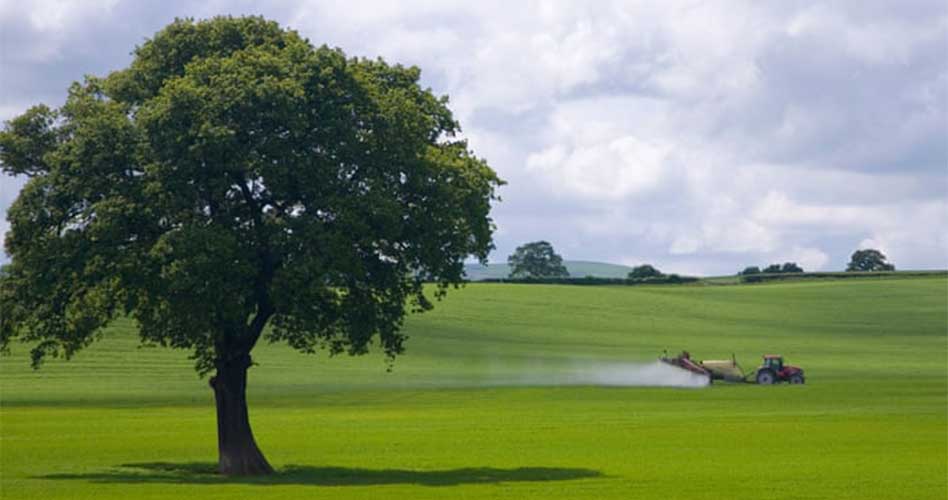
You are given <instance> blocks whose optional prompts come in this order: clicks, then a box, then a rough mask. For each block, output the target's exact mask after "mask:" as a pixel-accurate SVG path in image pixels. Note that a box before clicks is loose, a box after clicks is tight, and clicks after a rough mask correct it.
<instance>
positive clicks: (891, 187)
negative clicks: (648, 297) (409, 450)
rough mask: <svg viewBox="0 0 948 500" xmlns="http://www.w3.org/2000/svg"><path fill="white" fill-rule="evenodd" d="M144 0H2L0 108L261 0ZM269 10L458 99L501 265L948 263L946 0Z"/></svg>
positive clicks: (357, 3) (499, 3)
mask: <svg viewBox="0 0 948 500" xmlns="http://www.w3.org/2000/svg"><path fill="white" fill-rule="evenodd" d="M141 5H142V4H140V3H134V2H131V1H130V0H121V1H119V0H91V1H90V2H81V3H80V2H58V1H53V0H42V1H39V2H18V3H17V2H6V1H2V0H0V23H2V26H0V27H2V28H5V29H4V32H5V35H4V36H5V39H4V43H5V55H4V57H5V58H9V57H13V58H15V59H16V62H17V64H18V66H17V67H16V68H15V70H16V71H14V72H7V73H8V75H4V76H0V80H2V82H3V83H4V92H3V93H2V94H0V116H3V117H9V116H10V115H12V114H13V113H15V112H19V111H22V109H24V108H25V105H26V104H25V103H32V102H36V101H37V100H40V99H41V100H44V101H46V100H49V99H51V98H50V97H49V96H50V94H49V92H50V91H47V90H42V91H41V90H37V89H35V88H34V87H36V86H38V85H40V84H43V85H45V86H46V87H47V88H52V87H53V86H54V88H55V89H56V91H57V92H60V94H56V95H58V96H61V95H63V94H64V93H65V89H66V87H67V85H68V83H69V81H71V80H72V79H76V78H79V77H81V75H82V73H86V72H90V71H93V70H95V71H99V69H96V68H112V67H119V66H121V65H123V64H124V63H125V62H126V60H120V59H119V58H117V56H116V55H115V54H116V53H118V52H115V51H111V52H109V51H101V50H92V49H91V48H97V47H105V48H110V47H114V46H121V47H122V49H121V51H120V52H121V53H122V54H127V52H128V51H129V50H131V48H132V46H133V45H134V44H135V43H139V42H140V41H141V39H142V37H145V36H150V35H151V33H152V32H153V30H154V29H157V28H158V27H160V26H161V25H162V24H164V23H167V22H169V21H170V20H171V19H172V18H173V17H175V16H189V15H195V16H202V15H209V14H216V13H233V14H240V13H243V10H245V9H246V8H247V7H246V6H245V4H244V3H239V2H238V3H232V2H227V1H224V0H220V1H215V2H211V3H209V4H206V5H202V6H201V7H200V9H199V11H195V10H194V9H195V7H194V6H193V5H192V4H186V3H183V2H182V3H177V2H175V1H173V0H172V1H169V2H167V3H163V4H162V8H161V9H157V8H155V7H151V8H149V10H145V8H144V7H141ZM254 7H255V9H257V12H256V13H260V14H263V15H265V16H268V17H272V18H275V19H277V20H278V21H280V22H282V23H284V24H285V25H287V26H290V27H292V28H294V29H297V30H298V31H300V32H301V34H303V35H304V36H307V37H309V38H310V39H311V40H312V41H313V42H314V43H316V44H322V43H327V44H329V45H334V46H340V47H343V48H344V49H345V50H346V51H347V53H349V54H350V55H359V56H368V57H375V56H383V57H385V58H386V59H387V60H389V61H391V62H400V63H404V64H415V65H418V66H420V67H421V68H422V70H423V78H424V81H425V84H426V85H430V86H431V87H432V88H433V89H434V91H435V92H437V93H447V94H449V95H450V96H451V106H452V109H454V110H455V112H456V115H457V117H458V118H459V120H460V121H461V124H462V126H463V127H464V129H465V136H466V137H467V138H468V139H469V140H470V144H471V146H472V148H473V149H474V150H475V151H476V152H477V154H478V155H480V156H483V157H486V158H487V160H488V161H489V162H490V163H491V165H492V166H494V167H495V169H496V170H497V171H498V172H499V173H500V174H501V176H502V177H504V178H505V179H506V180H508V181H509V183H510V184H509V185H508V186H505V187H504V188H503V189H502V190H501V194H502V196H503V198H504V202H503V203H502V204H500V205H499V206H497V207H496V209H495V211H494V217H495V219H496V221H497V223H498V225H499V227H500V231H498V233H497V243H498V251H497V252H496V254H495V256H494V260H503V259H504V258H505V257H506V254H507V253H509V252H510V251H512V250H513V248H514V247H516V246H517V245H519V244H521V243H523V242H524V241H527V240H530V239H539V238H543V239H548V240H552V241H556V242H557V245H558V246H561V247H562V248H563V249H564V251H563V252H562V253H563V254H564V256H566V257H567V258H577V259H587V260H593V259H602V260H614V261H617V262H618V261H622V259H624V258H625V259H628V258H629V257H627V256H635V259H641V260H642V261H649V262H653V263H661V264H662V265H663V266H664V265H667V266H669V268H670V269H669V272H686V271H687V272H691V273H696V272H703V273H725V272H727V273H730V272H734V271H736V270H738V269H740V268H742V267H743V266H745V265H759V264H762V263H769V262H772V261H777V260H781V259H783V260H796V261H798V262H800V263H801V265H803V266H804V267H805V268H807V269H834V268H841V267H842V266H843V265H844V264H845V261H846V260H847V259H848V257H849V254H850V253H851V252H852V250H854V249H855V248H854V247H855V246H857V245H858V244H860V243H866V242H872V243H874V244H879V245H880V246H881V245H885V247H886V249H887V250H888V254H891V255H890V257H892V259H893V261H894V262H896V265H898V266H900V267H939V266H940V267H945V265H946V260H945V259H946V257H945V256H946V255H948V241H946V238H948V236H945V235H948V215H946V204H948V201H946V199H948V189H946V188H948V184H946V181H948V173H946V171H945V165H946V164H948V144H946V142H948V141H945V140H944V137H945V134H946V132H948V130H946V129H948V119H946V116H948V62H946V58H945V40H946V39H948V12H946V10H945V8H944V5H943V2H941V1H939V0H932V1H931V2H926V1H920V2H912V3H911V4H904V5H903V4H902V3H892V2H882V1H871V0H867V1H866V2H858V3H848V4H847V3H833V4H816V3H813V4H807V3H797V2H771V3H761V2H749V1H735V2H727V3H723V2H692V1H687V0H682V1H669V2H651V1H644V0H643V1H636V0H633V1H629V0H614V1H602V2H592V3H586V4H584V3H581V2H569V3H565V2H564V3H557V2H540V1H526V2H513V3H511V2H505V1H503V0H485V1H482V2H474V3H471V2H467V3H461V2H445V1H423V0H411V1H406V2H398V3H384V2H381V3H380V2H375V1H368V0H365V1H362V0H346V1H341V0H340V1H301V2H274V3H268V4H265V5H258V6H254ZM110 16H121V20H122V23H114V22H112V21H114V19H112V18H111V17H110ZM146 18H147V19H146ZM110 19H112V21H110ZM110 23H111V24H110ZM120 26H121V27H123V28H122V29H125V30H126V31H123V32H122V35H121V36H119V35H114V38H115V40H111V39H109V37H108V35H109V34H110V33H113V32H114V33H118V31H119V27H120ZM129 26H131V28H128V27H129ZM90 33H95V34H96V35H95V36H97V37H98V38H94V40H95V43H89V42H88V40H93V38H92V36H93V35H92V34H90ZM17 37H20V38H17ZM24 37H25V38H24ZM123 37H124V38H123ZM8 41H9V42H8ZM108 42H111V43H108ZM7 47H14V49H13V50H7ZM76 47H84V48H83V49H82V50H78V49H76ZM11 52H15V54H13V55H12V56H11V55H9V54H10V53H11ZM67 52H68V54H67ZM97 58H102V59H101V60H100V59H97ZM64 60H68V62H69V66H68V68H67V67H66V65H65V64H54V63H55V62H56V61H64ZM4 65H5V66H6V65H7V60H5V61H4ZM63 68H65V69H63ZM67 70H68V71H67ZM14 73H15V75H14V76H16V82H14V77H13V76H9V75H12V74H14ZM21 80H22V81H21ZM8 82H14V83H17V85H16V86H15V87H14V85H12V83H8ZM9 186H11V185H10V184H9V179H8V178H4V177H2V176H0V189H11V188H10V187H9ZM0 202H2V206H0V211H2V210H3V209H5V207H6V206H7V205H8V203H9V200H6V199H4V200H0ZM566 250H568V252H567V251H566ZM663 270H664V269H663Z"/></svg>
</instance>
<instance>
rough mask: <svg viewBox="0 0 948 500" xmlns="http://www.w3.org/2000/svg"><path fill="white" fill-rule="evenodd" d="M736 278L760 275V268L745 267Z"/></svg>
mask: <svg viewBox="0 0 948 500" xmlns="http://www.w3.org/2000/svg"><path fill="white" fill-rule="evenodd" d="M737 274H738V276H748V275H751V274H760V268H759V267H757V266H747V267H745V268H744V270H743V271H741V272H739V273H737Z"/></svg>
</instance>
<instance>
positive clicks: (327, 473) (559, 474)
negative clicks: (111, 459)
mask: <svg viewBox="0 0 948 500" xmlns="http://www.w3.org/2000/svg"><path fill="white" fill-rule="evenodd" d="M216 468H217V464H216V463H211V462H187V463H170V462H149V463H133V464H122V465H120V466H118V467H115V468H114V469H111V470H108V471H105V472H89V473H79V474H47V475H43V476H37V477H38V478H40V479H58V480H62V479H78V480H85V481H90V482H95V483H176V484H259V485H281V484H282V485H288V484H295V485H311V486H375V485H387V484H418V485H423V486H455V485H459V484H490V483H507V482H523V481H530V482H537V481H569V480H573V479H586V478H594V477H602V473H601V472H599V471H596V470H591V469H574V468H560V467H519V468H516V469H497V468H493V467H467V468H462V469H447V470H404V469H358V468H349V467H314V466H310V465H287V466H286V467H283V468H281V469H279V470H277V472H276V473H274V474H272V475H269V476H252V477H229V476H221V475H219V474H217V473H216V472H215V471H216Z"/></svg>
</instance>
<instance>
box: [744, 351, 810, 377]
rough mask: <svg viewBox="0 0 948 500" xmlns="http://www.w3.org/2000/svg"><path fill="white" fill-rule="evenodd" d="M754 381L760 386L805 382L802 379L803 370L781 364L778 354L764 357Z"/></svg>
mask: <svg viewBox="0 0 948 500" xmlns="http://www.w3.org/2000/svg"><path fill="white" fill-rule="evenodd" d="M754 380H755V381H757V383H758V384H761V385H770V384H776V383H778V382H790V383H791V384H802V383H804V382H806V379H805V378H804V377H803V370H802V369H801V368H799V367H797V366H790V365H785V364H783V356H781V355H779V354H765V355H764V363H763V364H762V365H760V366H758V367H757V374H756V376H755V377H754Z"/></svg>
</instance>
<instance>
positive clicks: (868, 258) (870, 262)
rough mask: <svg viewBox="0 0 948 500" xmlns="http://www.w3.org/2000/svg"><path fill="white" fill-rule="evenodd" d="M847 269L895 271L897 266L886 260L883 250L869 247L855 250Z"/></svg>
mask: <svg viewBox="0 0 948 500" xmlns="http://www.w3.org/2000/svg"><path fill="white" fill-rule="evenodd" d="M846 271H895V266H894V265H892V264H890V263H888V262H886V256H885V255H884V254H883V253H882V252H880V251H878V250H876V249H873V248H867V249H863V250H856V251H855V252H853V255H852V257H851V258H850V259H849V264H847V265H846Z"/></svg>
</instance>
